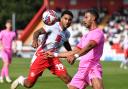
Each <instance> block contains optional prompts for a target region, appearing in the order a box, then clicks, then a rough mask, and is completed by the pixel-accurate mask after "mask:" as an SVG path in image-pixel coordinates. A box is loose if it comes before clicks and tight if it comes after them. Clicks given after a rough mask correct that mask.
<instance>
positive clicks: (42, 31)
mask: <svg viewBox="0 0 128 89" xmlns="http://www.w3.org/2000/svg"><path fill="white" fill-rule="evenodd" d="M44 33H45V31H44V30H43V28H41V29H39V30H37V31H36V32H34V34H33V40H38V37H39V35H41V34H44Z"/></svg>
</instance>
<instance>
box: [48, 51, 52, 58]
mask: <svg viewBox="0 0 128 89" xmlns="http://www.w3.org/2000/svg"><path fill="white" fill-rule="evenodd" d="M46 54H47V55H48V57H50V58H52V57H54V53H53V52H51V51H47V52H46Z"/></svg>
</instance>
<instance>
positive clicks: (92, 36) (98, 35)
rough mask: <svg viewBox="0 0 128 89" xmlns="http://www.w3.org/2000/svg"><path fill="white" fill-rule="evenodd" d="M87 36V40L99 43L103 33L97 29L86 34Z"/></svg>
mask: <svg viewBox="0 0 128 89" xmlns="http://www.w3.org/2000/svg"><path fill="white" fill-rule="evenodd" d="M88 38H89V40H93V41H95V42H96V43H97V44H99V43H100V41H101V39H103V34H102V33H101V32H99V31H94V32H92V33H90V34H88Z"/></svg>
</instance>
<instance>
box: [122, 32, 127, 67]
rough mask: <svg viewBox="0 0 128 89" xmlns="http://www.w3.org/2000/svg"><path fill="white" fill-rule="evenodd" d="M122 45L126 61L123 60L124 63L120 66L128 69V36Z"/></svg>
mask: <svg viewBox="0 0 128 89" xmlns="http://www.w3.org/2000/svg"><path fill="white" fill-rule="evenodd" d="M121 45H122V48H123V50H124V57H125V59H124V60H122V62H121V64H120V68H124V69H127V65H128V34H127V35H126V36H125V38H124V40H123V42H122V44H121Z"/></svg>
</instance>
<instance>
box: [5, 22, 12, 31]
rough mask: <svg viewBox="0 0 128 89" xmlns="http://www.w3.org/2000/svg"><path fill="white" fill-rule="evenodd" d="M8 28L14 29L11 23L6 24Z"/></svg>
mask: <svg viewBox="0 0 128 89" xmlns="http://www.w3.org/2000/svg"><path fill="white" fill-rule="evenodd" d="M6 28H7V29H10V30H11V28H12V24H11V23H9V22H7V23H6Z"/></svg>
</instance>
